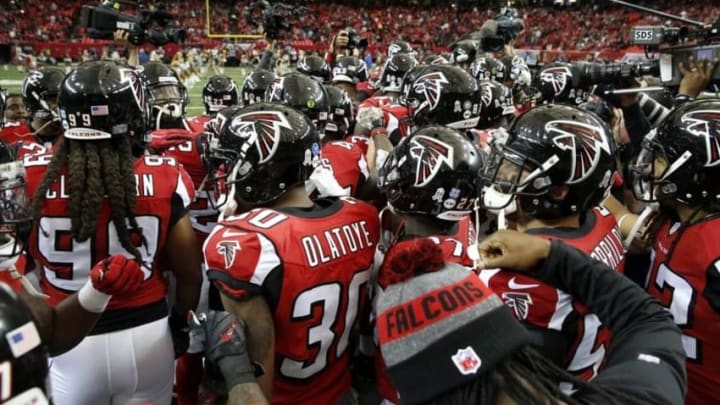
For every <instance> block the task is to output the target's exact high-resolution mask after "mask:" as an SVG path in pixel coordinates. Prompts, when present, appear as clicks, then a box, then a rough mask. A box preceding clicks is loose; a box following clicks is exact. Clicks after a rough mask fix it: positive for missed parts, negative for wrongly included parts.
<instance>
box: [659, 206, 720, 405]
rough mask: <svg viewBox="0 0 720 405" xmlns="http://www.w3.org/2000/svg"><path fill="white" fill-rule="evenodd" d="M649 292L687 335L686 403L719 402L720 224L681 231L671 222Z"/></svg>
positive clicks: (713, 222)
mask: <svg viewBox="0 0 720 405" xmlns="http://www.w3.org/2000/svg"><path fill="white" fill-rule="evenodd" d="M647 291H648V293H650V295H652V296H654V297H656V298H657V299H658V300H659V301H660V303H661V304H663V305H664V306H665V307H666V308H667V309H668V310H669V311H670V313H672V315H673V318H674V319H675V323H676V324H677V325H678V326H679V327H680V328H681V329H682V331H683V336H682V344H683V347H684V348H685V353H686V355H687V362H686V364H687V372H688V391H687V397H686V403H688V404H693V405H702V404H717V403H718V400H719V399H720V341H718V337H719V336H720V218H718V217H717V216H715V217H714V218H709V219H706V220H704V221H702V222H699V223H696V224H694V225H690V226H688V227H686V228H684V229H682V227H681V225H680V224H679V223H674V222H672V221H667V222H666V223H664V224H663V225H662V227H661V228H660V230H659V231H658V233H657V234H656V237H655V242H654V246H653V252H652V267H651V271H650V274H649V277H648V282H647Z"/></svg>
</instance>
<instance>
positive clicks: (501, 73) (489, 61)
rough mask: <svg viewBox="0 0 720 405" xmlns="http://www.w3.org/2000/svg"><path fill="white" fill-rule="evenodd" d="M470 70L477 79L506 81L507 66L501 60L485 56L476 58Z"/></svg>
mask: <svg viewBox="0 0 720 405" xmlns="http://www.w3.org/2000/svg"><path fill="white" fill-rule="evenodd" d="M469 70H470V74H471V75H473V77H474V78H475V79H477V80H495V81H498V82H501V83H502V82H504V81H505V76H506V70H507V67H506V66H505V63H503V62H502V61H501V60H498V59H495V58H494V57H492V56H484V57H480V58H477V59H475V60H474V61H473V62H472V63H471V64H470V69H469Z"/></svg>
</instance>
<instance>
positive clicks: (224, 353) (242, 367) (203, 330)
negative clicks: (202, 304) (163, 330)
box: [191, 310, 262, 390]
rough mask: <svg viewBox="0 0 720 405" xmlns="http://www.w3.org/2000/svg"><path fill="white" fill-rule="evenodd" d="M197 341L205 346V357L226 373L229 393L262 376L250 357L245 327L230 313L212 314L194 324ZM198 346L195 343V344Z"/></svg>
mask: <svg viewBox="0 0 720 405" xmlns="http://www.w3.org/2000/svg"><path fill="white" fill-rule="evenodd" d="M191 328H192V335H193V339H197V340H199V341H202V342H204V347H205V357H206V359H207V361H208V363H210V364H211V365H217V366H218V368H219V369H220V371H221V372H222V375H223V377H224V378H225V382H226V384H227V387H228V390H230V389H232V387H234V386H236V385H238V384H243V383H248V382H255V381H256V380H255V377H256V376H258V375H261V374H262V373H261V372H259V367H260V366H255V365H254V364H253V363H252V362H251V361H250V357H249V356H248V352H247V346H246V341H247V339H246V338H245V323H244V322H243V321H242V320H240V319H238V318H236V317H235V316H234V315H233V314H231V313H229V312H222V311H212V310H211V311H209V312H208V313H207V314H200V315H198V316H196V317H193V318H192V320H191ZM193 344H194V345H195V343H193Z"/></svg>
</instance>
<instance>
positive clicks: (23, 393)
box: [0, 283, 48, 404]
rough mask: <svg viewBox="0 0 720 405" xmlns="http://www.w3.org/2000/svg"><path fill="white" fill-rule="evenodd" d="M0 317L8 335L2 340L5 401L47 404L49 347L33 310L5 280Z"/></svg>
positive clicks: (0, 326)
mask: <svg viewBox="0 0 720 405" xmlns="http://www.w3.org/2000/svg"><path fill="white" fill-rule="evenodd" d="M0 318H1V319H2V322H0V333H2V336H4V337H5V339H2V340H0V362H1V363H2V364H3V367H7V368H3V370H2V379H3V390H2V393H3V397H2V398H3V403H19V404H35V403H47V396H48V387H47V378H48V352H47V348H46V347H45V345H44V344H43V343H42V342H41V341H40V334H39V332H38V330H37V327H36V326H35V318H34V317H33V314H32V312H31V311H30V309H29V308H28V307H27V305H25V302H23V300H21V299H20V298H19V297H18V296H17V294H15V292H13V291H12V290H11V289H10V287H9V286H8V285H7V284H5V283H0ZM6 365H7V366H6ZM6 400H7V402H5V401H6Z"/></svg>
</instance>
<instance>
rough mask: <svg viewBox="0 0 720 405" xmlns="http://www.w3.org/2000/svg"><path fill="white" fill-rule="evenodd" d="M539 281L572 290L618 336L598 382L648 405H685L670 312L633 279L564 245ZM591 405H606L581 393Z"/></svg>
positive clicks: (681, 356)
mask: <svg viewBox="0 0 720 405" xmlns="http://www.w3.org/2000/svg"><path fill="white" fill-rule="evenodd" d="M536 277H537V278H538V279H539V280H542V281H545V282H547V283H549V284H552V285H554V286H556V287H558V288H560V289H562V290H564V291H567V292H568V293H570V295H572V296H573V297H574V298H576V299H578V300H579V301H580V302H582V303H583V304H584V305H585V306H587V307H588V308H589V309H590V311H592V312H593V313H595V314H597V316H598V317H599V318H600V320H601V321H602V323H603V324H605V325H607V326H608V327H609V328H610V329H611V330H612V332H613V341H612V344H611V346H610V348H609V350H608V357H607V361H606V366H605V369H604V370H603V371H601V372H600V374H599V375H598V376H597V377H596V378H595V379H594V380H593V383H594V384H599V385H602V386H606V387H609V388H613V389H615V390H617V391H620V392H623V393H626V394H628V395H631V396H633V397H636V398H638V399H639V400H642V401H646V402H647V403H649V404H673V405H675V404H683V403H684V398H685V392H686V388H687V375H686V371H685V352H684V351H683V348H682V344H681V332H680V329H678V327H677V326H676V325H675V323H674V322H673V319H672V316H671V314H670V313H669V312H668V311H666V310H665V308H663V307H662V306H661V305H660V303H658V302H657V301H656V300H655V299H654V298H652V297H650V296H649V295H648V294H647V293H646V292H645V291H643V290H642V289H641V288H640V287H638V286H637V285H636V284H635V283H633V282H632V281H631V280H629V279H627V278H625V277H623V276H622V275H620V274H619V273H617V272H615V271H613V270H612V269H610V268H609V267H607V266H605V265H604V264H602V263H600V262H598V261H596V260H594V259H591V258H590V257H589V256H587V255H585V254H583V253H582V252H580V251H578V250H575V249H573V248H571V247H569V246H567V245H565V244H563V243H562V242H560V241H553V242H552V245H551V250H550V253H549V255H548V257H547V259H546V260H545V261H544V262H543V264H542V266H541V267H540V268H539V270H538V272H537V274H536ZM573 398H575V399H577V400H578V401H580V402H582V403H587V404H603V403H606V402H607V401H606V400H604V399H603V398H601V397H599V396H598V395H596V394H593V393H591V392H586V391H583V390H580V391H578V392H576V393H575V394H574V395H573Z"/></svg>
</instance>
